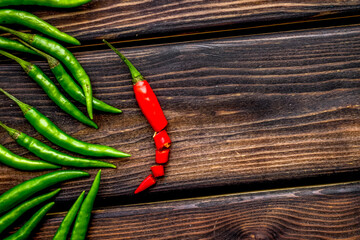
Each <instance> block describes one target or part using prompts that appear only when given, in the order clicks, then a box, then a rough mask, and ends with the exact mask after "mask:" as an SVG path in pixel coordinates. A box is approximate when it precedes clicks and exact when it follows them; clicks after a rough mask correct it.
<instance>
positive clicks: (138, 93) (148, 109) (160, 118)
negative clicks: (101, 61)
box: [103, 40, 168, 132]
mask: <svg viewBox="0 0 360 240" xmlns="http://www.w3.org/2000/svg"><path fill="white" fill-rule="evenodd" d="M103 41H104V42H105V43H106V44H107V45H108V46H109V47H110V48H111V49H112V50H113V51H114V52H115V53H116V54H117V55H119V57H120V58H121V60H123V62H124V63H125V64H126V65H127V66H128V68H129V70H130V73H131V76H132V83H133V84H134V86H133V88H134V93H135V98H136V101H137V102H138V104H139V107H140V109H141V111H142V112H143V114H144V115H145V117H146V119H147V120H148V122H149V123H150V125H151V127H152V128H153V129H154V130H155V132H160V131H161V130H163V129H164V128H165V127H166V126H167V124H168V122H167V120H166V118H165V115H164V112H163V110H162V109H161V107H160V104H159V101H158V99H157V97H156V95H155V93H154V92H153V90H152V88H151V87H150V85H149V83H148V82H147V81H146V80H145V79H144V77H143V76H142V75H141V73H140V72H139V71H138V70H137V69H136V68H135V67H134V65H133V64H132V63H131V62H130V61H129V60H127V59H126V57H125V56H124V55H122V54H121V53H120V52H119V51H118V50H117V49H116V48H115V47H113V46H112V45H111V44H110V43H108V42H107V41H106V40H103Z"/></svg>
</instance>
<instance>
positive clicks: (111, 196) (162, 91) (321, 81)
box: [0, 0, 360, 239]
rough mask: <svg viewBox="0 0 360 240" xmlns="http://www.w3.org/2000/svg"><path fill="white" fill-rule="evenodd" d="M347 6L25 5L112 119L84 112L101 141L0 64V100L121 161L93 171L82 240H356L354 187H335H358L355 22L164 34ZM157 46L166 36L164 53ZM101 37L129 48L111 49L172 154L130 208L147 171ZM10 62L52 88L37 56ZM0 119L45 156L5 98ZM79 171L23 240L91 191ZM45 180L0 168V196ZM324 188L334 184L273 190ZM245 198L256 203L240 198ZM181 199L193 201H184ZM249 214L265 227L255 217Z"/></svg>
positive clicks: (139, 128)
mask: <svg viewBox="0 0 360 240" xmlns="http://www.w3.org/2000/svg"><path fill="white" fill-rule="evenodd" d="M115 2H116V3H115ZM359 3H360V1H296V2H294V1H291V2H289V1H283V2H281V3H279V2H278V1H244V2H239V1H228V2H223V3H219V2H215V1H208V2H201V3H198V4H195V2H189V1H180V2H179V1H177V2H176V3H175V2H174V3H170V2H162V1H160V2H159V1H156V2H155V1H154V2H152V1H149V2H145V1H138V2H132V3H130V2H128V1H96V0H94V1H93V2H92V3H91V4H88V5H85V6H83V7H80V8H78V9H74V10H70V12H68V11H66V10H57V9H46V8H39V9H38V8H33V7H29V8H28V9H29V11H30V10H34V11H33V12H34V13H37V14H38V15H39V16H41V17H43V18H44V19H46V20H48V21H49V22H52V23H53V24H54V25H57V26H59V28H61V29H63V30H66V31H67V32H70V33H72V34H73V35H74V36H77V37H78V38H79V39H80V40H81V41H83V42H85V43H89V45H86V46H85V48H82V47H81V48H76V47H71V48H70V49H71V50H72V52H73V53H74V55H75V56H76V57H77V58H78V60H79V61H80V62H81V63H82V65H83V66H84V68H85V69H86V71H87V73H88V74H89V76H90V77H91V79H92V83H93V88H94V95H95V96H96V97H98V98H99V99H102V100H104V101H106V102H108V103H110V104H112V105H114V106H117V107H120V108H121V109H122V110H123V111H124V112H123V114H120V115H113V114H105V113H101V112H97V111H96V112H95V122H97V123H98V124H99V126H100V129H99V130H95V129H91V128H89V127H86V126H85V125H83V124H81V123H79V122H77V121H76V120H74V119H72V118H71V117H69V116H67V115H66V114H65V113H63V112H62V111H61V110H60V109H59V108H58V107H57V106H56V105H55V104H54V103H52V102H51V101H50V100H49V99H48V97H47V96H46V95H45V94H44V92H43V91H42V90H41V89H40V88H39V87H38V86H37V85H36V84H35V83H34V82H32V80H30V79H29V78H28V77H27V76H26V74H25V73H24V72H23V71H22V70H21V68H20V66H18V65H17V64H16V63H14V62H12V61H11V60H7V59H6V58H4V57H1V58H0V87H2V88H4V89H5V90H7V91H9V92H10V93H12V94H14V95H15V96H17V97H18V98H19V99H20V100H22V101H24V102H26V103H28V104H30V105H33V106H35V107H36V108H37V109H38V110H40V111H41V112H42V113H44V114H45V115H47V116H48V117H49V118H50V119H51V120H53V121H54V122H55V123H56V124H57V125H58V126H60V127H61V128H62V129H64V130H65V131H66V132H68V133H69V134H71V135H73V136H74V137H77V138H79V139H82V140H84V141H88V142H92V143H99V144H105V145H109V146H113V147H115V148H118V149H121V150H123V151H125V152H129V153H131V154H132V157H130V158H127V159H103V160H105V161H108V162H111V163H114V164H115V165H117V167H118V168H117V169H116V170H114V169H103V177H102V182H101V184H102V186H101V189H100V191H99V194H98V198H97V201H96V204H95V210H94V218H93V221H92V225H91V228H90V230H89V236H88V237H89V239H128V238H131V239H135V238H137V239H359V238H360V232H359V227H356V226H360V219H359V217H358V216H359V206H360V204H359V199H360V195H359V183H352V184H341V182H346V181H357V180H360V179H359V172H360V171H359V169H360V158H359V156H360V148H359V143H360V141H359V140H360V137H359V126H360V114H359V113H360V107H359V106H360V98H359V96H360V92H359V89H360V82H359V78H360V72H359V71H358V66H359V62H360V57H359V56H360V45H359V40H360V25H358V24H357V23H355V24H351V25H347V26H323V27H319V26H317V27H316V28H314V29H304V30H301V29H297V30H296V31H295V30H288V31H274V32H267V33H261V34H251V35H248V36H232V37H226V38H225V37H222V35H221V31H220V32H219V34H218V35H217V37H216V38H215V39H202V38H201V34H200V37H197V38H196V40H195V38H194V39H193V41H185V42H176V41H175V42H174V41H173V40H170V38H169V43H167V42H166V39H167V38H166V35H169V36H171V35H174V34H175V33H179V34H180V35H181V34H182V35H187V34H190V32H189V31H190V29H193V30H195V31H200V32H201V31H209V29H213V28H215V27H216V28H219V29H231V28H234V27H235V28H237V27H239V26H240V25H241V24H245V26H250V27H252V26H256V25H257V24H259V25H260V24H263V21H264V20H266V19H267V20H268V22H267V24H271V23H278V22H286V21H292V20H297V21H298V20H299V19H302V20H306V19H310V18H311V19H316V18H320V17H324V16H327V15H333V14H340V15H342V16H347V15H355V14H356V10H357V9H358V8H359V6H360V4H359ZM18 8H19V7H18ZM19 9H20V8H19ZM35 10H36V11H35ZM155 12H156V13H155ZM199 12H201V13H202V14H199ZM217 12H219V13H220V12H222V13H224V14H214V13H217ZM141 14H143V15H141ZM140 15H141V16H140ZM70 16H71V17H72V18H70ZM74 16H75V17H74ZM195 18H196V21H195V20H194V19H195ZM130 22H131V23H130ZM104 23H106V24H104ZM189 23H192V25H190V24H189ZM335 25H337V24H335ZM297 28H299V26H298V27H297ZM157 34H158V35H159V36H160V35H164V36H165V37H164V39H165V40H163V41H162V43H161V44H160V43H159V42H156V36H157ZM147 36H152V37H154V38H155V41H154V42H153V44H149V42H146V41H144V42H143V44H142V41H139V39H141V38H142V37H147ZM103 37H105V38H107V39H109V40H112V41H115V42H118V41H122V43H124V41H126V42H127V43H126V44H125V45H126V46H129V42H132V40H137V41H138V42H137V43H136V44H134V45H133V47H123V45H122V44H117V45H116V46H117V47H119V48H121V49H122V52H123V53H124V54H125V55H126V56H127V57H128V58H129V59H130V60H131V61H132V62H133V63H134V64H135V65H136V66H137V67H138V69H139V70H140V71H141V72H142V74H143V75H144V76H145V77H146V78H147V80H148V81H149V82H150V84H151V86H152V87H153V89H154V91H155V93H156V94H157V96H158V98H159V101H160V103H161V106H162V107H163V109H164V112H165V115H166V116H167V118H168V120H169V128H168V130H169V135H170V137H171V139H172V141H173V146H172V150H171V156H170V158H171V160H170V162H169V164H168V165H167V166H166V177H164V178H162V179H160V180H159V181H158V183H157V185H156V186H155V187H153V188H151V189H149V190H148V191H146V192H144V193H142V194H139V195H137V196H135V195H133V191H134V190H135V188H136V187H137V185H138V184H139V183H140V182H141V180H142V179H143V178H144V177H146V176H147V175H148V174H149V173H150V170H149V169H150V166H152V165H153V164H154V144H153V140H152V134H153V131H152V129H151V127H150V126H149V125H148V123H147V122H146V120H145V118H144V117H143V116H142V114H141V111H140V110H139V108H138V106H137V104H136V101H135V99H134V95H133V91H132V86H131V80H130V75H129V73H128V70H127V69H126V67H125V66H124V64H123V63H122V62H121V61H120V60H119V58H118V57H117V55H115V54H114V53H113V52H112V51H111V50H110V49H108V48H106V47H105V46H103V44H101V41H100V39H101V38H103ZM130 45H131V44H130ZM20 56H22V57H23V58H24V59H26V60H31V61H32V62H33V63H35V64H37V65H39V66H40V67H41V68H42V69H43V70H44V71H45V72H46V73H48V75H49V76H51V73H50V71H49V70H48V67H47V66H46V64H45V62H43V61H41V59H40V58H38V57H33V56H30V55H26V54H21V55H20ZM77 106H79V108H80V109H81V110H83V111H84V112H85V107H84V106H81V105H79V104H77ZM0 120H1V121H3V122H4V123H6V124H8V125H9V126H10V127H15V128H17V129H19V130H21V131H23V132H25V133H27V134H29V135H31V136H33V137H36V138H38V139H41V140H44V141H45V142H47V143H49V142H48V141H47V140H45V139H44V138H43V137H42V136H40V135H39V134H37V133H36V131H35V130H34V129H33V128H32V127H31V126H30V125H29V124H28V123H27V122H26V120H25V119H24V118H23V117H22V114H21V112H20V110H19V108H18V107H17V106H16V105H14V103H12V102H11V101H10V100H9V99H7V98H6V97H5V96H4V95H0ZM0 139H1V142H0V144H3V145H4V146H5V147H7V148H9V149H10V150H12V151H13V152H15V153H17V154H19V155H22V156H25V157H29V158H34V159H35V158H36V157H34V156H33V155H31V154H30V153H28V152H27V151H26V150H24V149H23V148H21V147H19V146H17V144H16V143H14V142H13V141H12V139H11V138H10V137H9V136H7V135H6V134H5V132H4V131H0ZM49 144H50V145H51V146H53V147H54V148H57V149H59V150H62V149H60V148H58V147H56V146H54V145H52V144H51V143H49ZM62 151H63V150H62ZM87 171H88V172H89V173H90V174H91V177H90V178H87V179H86V178H84V179H80V180H76V181H71V182H67V183H64V184H61V188H62V189H63V191H62V192H61V193H60V194H59V195H58V196H57V197H56V199H55V200H56V203H57V204H56V206H55V208H54V209H53V210H52V214H50V215H49V217H48V218H47V220H46V221H45V222H44V224H43V225H42V227H41V228H39V229H38V230H39V233H37V234H36V235H34V237H35V239H51V234H53V233H54V232H55V230H56V226H58V224H59V222H60V221H61V218H62V217H63V216H64V214H63V211H66V210H67V209H68V208H69V207H70V206H71V204H72V202H73V201H74V200H75V199H76V198H77V196H78V195H79V194H80V192H81V191H83V190H88V189H89V187H90V185H91V182H92V180H93V177H94V176H95V173H96V171H97V169H90V170H87ZM43 173H44V172H41V173H39V172H37V173H36V172H33V173H28V172H21V171H16V170H13V169H11V168H8V167H6V166H3V165H1V166H0V174H1V178H0V194H1V193H3V192H5V191H6V190H7V189H9V188H11V187H13V186H15V185H17V184H19V183H21V182H22V181H24V180H27V179H30V178H32V177H34V176H38V175H40V174H43ZM330 183H337V185H333V186H322V187H311V186H309V187H307V188H304V187H303V188H300V189H290V190H276V191H271V189H274V188H281V187H293V188H296V187H300V186H308V185H314V184H330ZM253 190H262V191H261V192H249V193H246V194H245V195H243V194H240V193H241V192H244V191H253ZM328 191H330V193H329V194H328ZM218 194H224V195H223V196H221V197H218V196H217V195H218ZM194 197H205V198H201V199H187V198H194ZM185 198H186V199H185ZM169 200H176V202H172V201H170V202H169ZM150 202H151V203H150ZM136 203H138V204H139V203H140V205H136ZM148 203H150V204H148ZM229 203H231V204H230V205H229ZM232 206H234V208H232ZM234 209H235V210H234ZM317 209H319V212H318V213H316V210H317ZM174 210H175V212H174ZM232 211H234V212H232ZM266 213H267V214H268V215H266ZM162 214H163V215H162ZM173 214H174V215H173ZM222 215H224V216H222ZM262 215H265V216H267V217H266V218H265V219H259V218H260V217H261V216H262ZM164 219H166V220H167V221H164ZM190 219H191V221H190ZM182 222H184V223H182ZM185 222H186V223H185ZM20 223H21V221H20V222H19V224H20ZM15 225H16V224H15ZM154 225H155V226H154ZM140 226H141V227H140ZM174 228H175V229H177V228H178V231H176V232H174V231H173V229H174ZM15 229H16V227H15ZM104 229H106V230H105V231H104ZM214 229H215V231H214ZM218 230H219V231H218ZM157 231H159V233H157ZM305 236H306V237H305Z"/></svg>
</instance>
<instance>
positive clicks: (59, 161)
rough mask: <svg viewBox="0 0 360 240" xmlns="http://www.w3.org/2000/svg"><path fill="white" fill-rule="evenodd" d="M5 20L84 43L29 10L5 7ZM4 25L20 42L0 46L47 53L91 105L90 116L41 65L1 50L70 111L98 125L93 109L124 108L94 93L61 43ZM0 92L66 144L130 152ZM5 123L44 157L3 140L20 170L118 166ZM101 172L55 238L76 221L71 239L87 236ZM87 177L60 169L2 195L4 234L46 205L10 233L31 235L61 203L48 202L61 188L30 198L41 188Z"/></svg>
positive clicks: (5, 153) (79, 0)
mask: <svg viewBox="0 0 360 240" xmlns="http://www.w3.org/2000/svg"><path fill="white" fill-rule="evenodd" d="M88 2H90V0H72V1H69V0H62V1H59V0H23V1H13V0H0V7H3V6H8V5H41V6H49V7H59V8H70V7H76V6H80V5H82V4H85V3H88ZM0 22H1V24H21V25H23V26H26V27H29V28H31V29H34V30H37V31H39V32H41V33H43V34H46V35H48V36H50V37H52V38H55V39H57V40H61V41H64V42H66V43H70V44H74V45H80V42H79V41H78V40H77V39H75V38H74V37H72V36H70V35H68V34H66V33H63V32H61V31H60V30H58V29H57V28H55V27H54V26H52V25H50V24H49V23H47V22H45V21H43V20H41V19H40V18H38V17H36V16H35V15H33V14H31V13H28V12H25V11H20V10H14V9H0ZM0 30H3V31H6V32H9V33H11V34H13V35H15V36H16V37H18V38H19V39H18V40H17V41H16V40H12V39H9V38H5V37H0V49H5V50H10V51H18V52H25V53H30V54H34V55H37V56H41V57H43V58H45V59H46V61H47V62H48V64H49V67H50V69H51V71H52V73H53V74H54V76H55V78H56V79H57V81H58V82H59V83H60V86H61V87H62V88H63V89H64V90H65V91H66V93H68V94H69V95H70V96H71V97H72V98H73V99H75V100H76V101H78V102H80V103H81V104H84V105H86V107H87V111H88V115H89V118H88V117H87V116H85V115H84V114H83V113H82V112H81V111H80V110H79V109H78V108H77V107H76V106H75V105H74V104H73V103H72V102H71V101H69V100H68V99H67V98H66V97H65V96H64V95H63V94H62V93H61V92H60V91H59V89H58V88H57V86H56V85H55V84H54V83H53V82H52V81H51V80H50V78H49V77H48V76H47V75H46V74H45V73H44V72H43V71H42V70H41V69H40V68H39V67H37V66H36V65H35V64H32V63H30V62H28V61H25V60H24V59H21V58H19V57H17V56H15V55H13V54H11V53H9V52H6V51H3V50H0V55H3V56H5V57H8V58H10V59H12V60H14V61H16V62H17V63H18V64H19V65H20V66H21V67H22V68H23V70H24V71H25V72H26V73H27V74H28V75H29V76H30V77H31V78H32V79H33V80H34V81H35V82H36V83H37V84H38V85H40V87H41V88H42V89H43V90H44V91H45V92H46V94H47V95H48V96H49V98H50V99H51V100H52V101H53V102H55V103H56V104H57V105H58V106H59V107H60V108H61V109H62V110H64V111H65V112H66V113H68V114H69V115H71V116H72V117H74V118H75V119H77V120H78V121H80V122H82V123H84V124H86V125H88V126H91V127H94V128H98V127H97V125H96V123H94V122H93V121H92V120H91V119H93V108H94V109H96V110H100V111H103V112H109V113H121V112H122V111H121V110H120V109H118V108H115V107H113V106H110V105H108V104H106V103H104V102H103V101H101V100H98V99H96V98H94V97H93V96H92V86H91V83H90V78H89V76H88V75H87V73H86V72H85V70H84V69H83V68H82V66H81V65H80V63H79V62H78V61H77V59H76V58H75V57H74V55H73V54H72V53H71V52H70V51H69V50H68V49H66V48H65V47H63V46H62V45H61V44H60V43H58V42H56V41H54V40H51V39H48V38H46V37H43V36H40V35H37V34H28V33H23V32H19V31H15V30H12V29H10V28H7V27H3V26H0ZM60 62H62V63H63V64H64V66H65V67H66V68H67V70H69V72H70V73H71V74H72V75H73V77H74V78H75V80H77V82H78V83H79V84H80V86H79V85H78V84H77V83H76V82H75V81H74V80H73V78H72V77H71V75H70V74H68V72H67V70H66V69H65V67H64V66H63V65H62V64H61V63H60ZM0 92H2V93H3V94H5V95H6V96H8V97H9V98H10V99H11V100H13V101H14V102H16V103H17V105H18V106H19V107H20V109H21V110H22V112H23V114H24V117H25V118H26V119H27V120H28V121H29V123H30V124H31V125H32V126H33V127H34V128H35V129H36V130H37V131H38V132H39V133H40V134H42V135H43V136H45V137H46V138H48V139H49V140H50V141H52V142H53V143H55V144H56V145H58V146H60V147H62V148H64V149H67V150H69V151H72V152H76V153H79V154H82V155H87V156H93V157H121V158H122V157H129V156H130V154H127V153H124V152H121V151H119V150H117V149H114V148H112V147H109V146H104V145H98V144H90V143H86V142H83V141H81V140H78V139H75V138H73V137H72V136H70V135H68V134H67V133H65V132H64V131H62V130H61V129H60V128H59V127H58V126H56V125H55V124H54V123H53V122H52V121H51V120H50V119H48V118H47V117H45V116H44V115H43V114H41V113H40V112H39V111H38V110H36V109H35V108H34V107H32V106H30V105H28V104H26V103H23V102H21V101H20V100H18V99H17V98H15V97H14V96H12V95H11V94H9V93H8V92H6V91H5V90H3V89H2V88H0ZM0 128H2V129H4V130H5V131H6V132H7V133H8V134H9V135H10V136H11V137H12V138H13V139H14V140H15V141H16V142H17V143H18V144H19V145H21V146H23V147H25V148H26V149H28V150H29V151H30V152H32V153H33V154H35V155H36V156H38V157H39V158H41V159H42V160H31V159H27V158H24V157H21V156H19V155H16V154H15V153H13V152H11V151H10V150H8V149H6V148H5V147H4V146H2V145H0V162H1V163H3V164H5V165H8V166H10V167H13V168H16V169H18V170H25V171H35V170H45V169H57V168H60V167H61V166H69V167H81V168H103V167H104V168H116V166H115V165H113V164H111V163H107V162H103V161H99V160H92V159H85V158H79V157H73V156H70V155H68V154H65V153H62V152H60V151H58V150H55V149H53V148H51V147H50V146H48V145H46V144H44V143H42V142H41V141H39V140H37V139H35V138H33V137H31V136H29V135H26V134H25V133H22V132H20V131H18V130H16V129H14V128H11V127H9V126H7V125H5V124H4V123H3V122H1V121H0ZM100 175H101V170H99V171H98V173H97V175H96V177H95V179H94V182H93V184H92V186H91V188H90V191H89V193H88V194H87V195H86V197H85V192H82V193H81V194H80V196H79V198H78V199H77V200H76V202H75V203H74V205H73V206H72V207H71V209H70V210H69V212H68V214H67V215H66V217H65V218H64V220H63V222H62V223H61V225H60V226H59V229H58V231H57V233H56V234H55V236H54V238H53V239H66V238H67V235H68V234H69V231H70V228H71V226H72V225H74V226H73V230H72V234H71V239H85V236H86V233H87V228H88V224H89V221H90V215H91V210H92V208H93V205H94V201H95V197H96V195H97V192H98V190H99V186H100ZM86 176H89V174H88V173H86V172H83V171H78V170H58V171H55V172H50V173H47V174H44V175H41V176H38V177H35V178H33V179H30V180H28V181H25V182H23V183H21V184H19V185H17V186H15V187H13V188H12V189H10V190H8V191H7V192H5V193H3V194H2V195H1V196H0V234H3V232H4V231H5V230H6V229H7V228H9V226H11V225H12V224H13V223H14V222H15V221H16V220H17V219H19V218H20V217H21V216H22V215H23V214H25V213H26V212H28V211H30V210H31V209H33V208H36V207H38V206H40V207H39V209H38V210H37V212H35V213H34V214H33V215H32V216H31V217H30V219H29V220H28V221H27V222H25V224H24V225H23V226H22V227H21V228H20V229H19V230H18V231H16V232H15V233H14V234H12V235H10V236H8V237H7V238H5V239H28V237H29V236H30V234H31V232H32V231H33V230H34V228H35V227H36V226H37V225H38V224H39V222H40V221H41V220H42V219H43V218H44V216H45V215H46V213H47V212H48V211H49V210H50V209H51V207H52V206H53V205H54V204H55V202H49V203H46V204H44V203H45V202H46V201H48V200H49V199H51V198H53V197H54V196H55V195H56V194H57V193H58V192H59V191H60V189H56V190H54V191H52V192H48V193H43V194H42V195H39V196H35V197H33V198H32V199H30V200H28V198H30V197H32V196H33V195H35V194H37V193H38V192H39V191H43V190H44V189H46V188H49V187H51V186H53V185H54V184H57V183H60V182H63V181H67V180H71V179H75V178H79V177H86ZM41 205H42V206H41ZM1 214H2V215H1ZM73 223H74V224H73Z"/></svg>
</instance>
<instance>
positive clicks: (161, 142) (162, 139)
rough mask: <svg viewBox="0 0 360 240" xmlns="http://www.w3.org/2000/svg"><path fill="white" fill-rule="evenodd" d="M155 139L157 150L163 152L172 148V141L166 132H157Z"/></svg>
mask: <svg viewBox="0 0 360 240" xmlns="http://www.w3.org/2000/svg"><path fill="white" fill-rule="evenodd" d="M153 138H154V142H155V146H156V149H157V150H163V149H165V148H169V147H170V146H171V139H170V137H169V135H168V133H167V131H166V130H162V131H161V132H155V133H154V136H153Z"/></svg>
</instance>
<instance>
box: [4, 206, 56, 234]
mask: <svg viewBox="0 0 360 240" xmlns="http://www.w3.org/2000/svg"><path fill="white" fill-rule="evenodd" d="M54 204H55V203H54V202H50V203H48V204H46V205H45V206H43V207H42V208H41V209H40V210H39V211H37V212H36V213H35V214H34V215H33V216H32V217H31V218H30V219H29V220H28V221H27V222H26V223H25V224H24V225H23V226H22V227H21V228H20V229H19V230H18V231H17V232H16V233H14V234H12V235H10V236H9V237H7V238H5V239H4V240H26V239H28V237H29V235H30V234H31V232H32V231H33V230H34V229H35V227H36V226H37V225H38V224H39V223H40V221H41V219H43V217H45V215H46V213H47V212H48V211H49V210H50V208H52V206H54Z"/></svg>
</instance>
